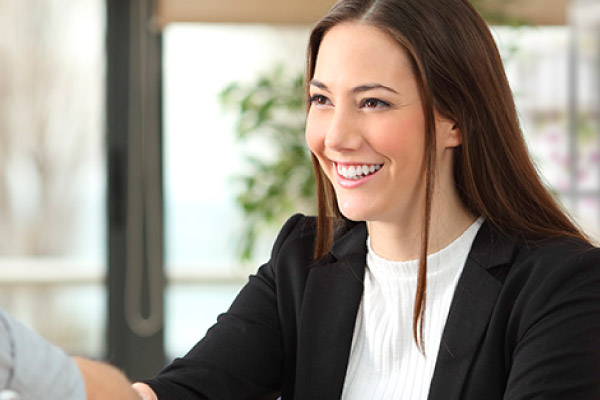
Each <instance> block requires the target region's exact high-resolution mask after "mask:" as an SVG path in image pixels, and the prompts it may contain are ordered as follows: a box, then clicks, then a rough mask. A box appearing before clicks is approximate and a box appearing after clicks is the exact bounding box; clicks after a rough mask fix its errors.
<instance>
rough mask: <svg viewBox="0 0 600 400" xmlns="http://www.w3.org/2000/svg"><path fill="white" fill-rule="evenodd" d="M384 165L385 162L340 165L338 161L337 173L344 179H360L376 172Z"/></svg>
mask: <svg viewBox="0 0 600 400" xmlns="http://www.w3.org/2000/svg"><path fill="white" fill-rule="evenodd" d="M381 167H383V164H363V165H352V166H346V165H340V164H337V163H336V169H337V173H338V174H339V175H340V176H342V177H343V178H344V179H351V180H359V179H362V178H365V177H367V176H369V175H372V174H374V173H375V172H377V171H379V170H380V169H381Z"/></svg>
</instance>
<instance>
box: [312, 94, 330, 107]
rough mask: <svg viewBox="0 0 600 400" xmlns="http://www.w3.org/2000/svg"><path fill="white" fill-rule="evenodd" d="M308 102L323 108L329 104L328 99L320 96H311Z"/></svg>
mask: <svg viewBox="0 0 600 400" xmlns="http://www.w3.org/2000/svg"><path fill="white" fill-rule="evenodd" d="M309 102H310V104H315V105H321V106H324V105H328V104H329V99H328V98H327V97H325V96H323V95H322V94H315V95H314V96H311V98H310V100H309Z"/></svg>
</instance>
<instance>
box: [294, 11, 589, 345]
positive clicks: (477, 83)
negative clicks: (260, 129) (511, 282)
mask: <svg viewBox="0 0 600 400" xmlns="http://www.w3.org/2000/svg"><path fill="white" fill-rule="evenodd" d="M346 21H356V22H361V23H366V24H369V25H371V26H374V27H377V28H379V29H381V30H383V31H384V32H387V33H388V34H389V35H390V36H391V37H393V38H394V39H395V40H396V41H397V42H398V44H399V45H400V46H402V48H403V49H404V51H405V53H406V55H407V56H408V58H409V60H410V62H411V64H412V68H413V72H414V75H415V77H416V81H417V85H418V87H419V91H420V95H421V100H422V104H423V112H424V115H425V121H426V124H425V136H424V146H425V158H424V168H423V170H424V172H423V175H424V179H425V196H424V199H423V205H422V209H423V215H424V218H423V221H422V230H421V232H422V233H421V249H420V262H419V274H418V280H417V292H416V297H415V304H414V312H413V336H414V339H415V342H416V343H417V345H418V346H419V348H420V349H421V350H423V349H424V347H423V346H424V345H423V317H424V313H425V289H426V285H427V280H426V277H427V250H428V249H427V245H428V239H429V220H430V216H431V199H432V193H433V185H434V177H433V174H434V171H435V162H436V160H435V120H434V110H436V111H437V112H439V113H440V114H441V115H443V116H444V117H446V118H449V119H451V120H453V121H454V122H455V123H456V126H457V128H458V129H459V130H460V132H461V135H462V144H461V145H460V146H459V147H457V148H456V149H455V156H454V180H455V183H456V187H457V189H458V192H459V195H460V196H461V199H462V201H463V202H464V204H465V206H466V207H467V208H468V209H469V210H470V211H471V212H472V213H473V214H474V215H480V216H484V217H485V218H486V220H487V221H488V223H490V224H491V225H492V226H493V227H494V228H496V229H497V230H499V231H500V232H502V233H503V234H505V235H507V236H509V237H511V238H513V239H514V240H517V241H520V242H522V243H527V244H531V243H538V242H540V241H543V240H545V239H549V238H556V237H564V236H569V237H575V238H578V239H581V240H584V241H588V239H587V237H586V236H585V235H584V234H583V233H582V232H581V230H580V229H579V228H578V227H577V226H576V225H575V224H574V223H573V222H572V221H571V219H570V218H569V217H568V216H567V215H566V213H565V212H564V211H563V210H562V208H561V207H560V206H559V205H558V203H557V202H556V201H555V199H554V198H553V196H552V195H551V193H550V192H549V191H548V189H547V188H546V187H545V186H544V184H543V183H542V182H541V179H540V177H539V175H538V173H537V171H536V168H535V167H534V165H533V163H532V161H531V158H530V156H529V153H528V150H527V147H526V144H525V141H524V139H523V135H522V133H521V129H520V126H519V121H518V118H517V113H516V110H515V104H514V100H513V97H512V92H511V90H510V87H509V84H508V81H507V79H506V75H505V73H504V68H503V66H502V59H501V58H500V54H499V52H498V49H497V47H496V44H495V42H494V39H493V37H492V35H491V32H490V30H489V28H488V26H487V24H486V23H485V21H484V20H483V19H482V18H481V16H480V15H479V14H478V13H477V11H475V9H474V8H473V7H472V5H471V4H470V3H469V2H468V0H427V1H424V0H340V1H338V3H337V4H335V5H334V6H333V8H332V9H331V10H330V11H329V13H327V15H325V16H324V17H323V18H322V19H321V20H320V21H319V22H318V23H317V24H316V26H315V27H314V28H313V30H312V33H311V35H310V41H309V48H308V55H307V79H306V82H307V83H308V82H310V80H311V79H312V77H313V74H314V71H315V64H316V59H317V54H318V51H319V46H320V44H321V41H322V40H323V37H324V36H325V34H326V33H327V32H328V31H329V30H330V29H331V28H332V27H333V26H335V25H337V24H339V23H341V22H346ZM306 90H307V93H308V85H307V89H306ZM313 165H314V168H315V174H316V178H317V193H318V204H319V208H318V218H317V240H316V245H315V257H317V258H319V257H321V256H323V255H325V254H326V253H327V252H328V251H329V249H330V248H331V243H332V241H333V233H334V228H333V227H334V223H335V222H336V221H338V220H340V219H342V218H343V217H342V215H341V214H340V211H339V209H338V206H337V203H336V197H335V192H334V190H333V186H332V185H331V183H330V182H329V181H328V179H327V177H326V176H325V174H324V172H323V170H322V169H321V167H320V166H319V163H318V161H317V159H316V157H315V156H314V155H313Z"/></svg>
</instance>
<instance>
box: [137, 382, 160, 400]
mask: <svg viewBox="0 0 600 400" xmlns="http://www.w3.org/2000/svg"><path fill="white" fill-rule="evenodd" d="M131 387H132V388H133V389H134V390H135V391H136V392H138V393H139V394H140V395H141V396H142V398H143V399H144V400H158V396H156V393H154V390H152V388H151V387H150V386H148V385H146V384H145V383H142V382H136V383H134V384H133V385H131Z"/></svg>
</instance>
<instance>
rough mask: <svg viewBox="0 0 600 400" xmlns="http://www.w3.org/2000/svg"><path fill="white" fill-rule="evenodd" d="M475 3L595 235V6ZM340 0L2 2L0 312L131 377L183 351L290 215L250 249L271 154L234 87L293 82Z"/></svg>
mask: <svg viewBox="0 0 600 400" xmlns="http://www.w3.org/2000/svg"><path fill="white" fill-rule="evenodd" d="M474 3H476V5H477V6H478V7H480V9H481V10H482V12H484V13H485V15H486V16H488V18H489V21H490V24H492V25H493V31H494V34H495V35H496V38H497V41H498V44H499V47H500V49H501V51H502V54H503V58H504V60H505V64H506V70H507V74H508V77H509V80H510V82H511V85H512V88H513V91H514V94H515V98H516V101H517V105H518V109H519V114H520V117H521V122H522V127H523V131H524V134H525V136H526V138H527V142H528V143H529V145H530V150H531V152H532V154H533V156H534V158H535V160H536V162H537V165H538V167H539V170H540V172H541V173H542V174H543V176H544V178H545V179H546V181H547V182H548V184H549V185H550V186H551V187H552V188H553V190H554V192H555V193H556V195H557V196H558V197H559V198H560V199H561V201H562V202H563V204H564V206H565V208H567V209H568V210H569V211H570V212H571V213H572V214H573V215H574V216H575V217H576V219H577V220H578V221H579V223H580V224H581V225H582V226H583V227H584V228H585V229H586V230H587V231H588V232H589V234H590V235H591V236H593V237H595V238H598V237H599V235H598V234H599V232H600V203H599V201H600V143H599V140H600V127H599V124H600V115H599V111H600V81H599V76H600V1H598V0H587V1H586V0H574V1H568V0H527V1H524V0H520V1H512V0H480V1H477V2H474ZM331 4H332V2H331V1H317V0H312V1H290V2H270V1H269V0H256V1H252V2H250V1H239V0H230V1H223V2H199V1H191V0H163V1H152V0H20V1H13V0H0V307H2V308H4V309H6V310H7V311H9V312H11V313H13V314H14V315H15V316H16V317H18V318H19V319H21V320H22V321H24V322H25V323H27V324H28V325H30V326H32V327H33V328H35V329H36V330H38V331H39V332H41V333H42V334H43V335H44V336H45V337H47V338H48V339H49V340H51V341H52V342H54V343H56V344H58V345H60V346H61V347H63V348H64V349H66V350H67V351H68V352H70V353H73V354H81V355H87V356H91V357H94V358H101V359H107V360H109V361H111V362H114V363H116V364H118V365H119V366H121V367H122V368H124V369H125V370H126V372H128V373H129V375H130V376H131V377H133V378H140V377H144V376H148V375H149V374H151V373H152V372H154V371H156V370H157V369H158V368H160V366H161V365H163V364H164V363H165V362H166V361H167V360H169V359H172V358H173V357H175V356H177V355H182V354H183V353H184V352H185V351H186V350H187V349H189V348H190V347H191V346H192V345H193V344H194V343H195V342H196V341H197V340H198V339H199V338H201V337H202V336H203V335H204V332H205V331H206V329H207V328H208V327H209V326H210V325H211V324H213V323H214V321H215V319H216V316H217V315H218V314H219V313H220V312H223V311H225V310H226V309H227V307H228V305H229V303H230V302H231V300H232V299H233V297H234V296H235V294H236V293H237V291H238V290H239V288H240V287H241V285H243V284H244V282H245V280H246V278H247V275H248V274H250V273H252V272H253V271H254V270H255V269H256V268H257V267H258V266H259V265H260V264H261V263H262V262H264V261H266V260H267V258H268V251H269V247H270V242H271V240H272V239H273V235H274V234H275V233H276V230H277V229H276V227H275V226H276V225H278V224H279V223H280V221H279V222H277V219H278V218H280V216H278V215H276V216H274V217H273V219H274V220H275V222H274V223H273V224H271V225H270V227H269V226H267V227H266V229H262V230H260V232H259V234H258V236H257V238H256V241H255V245H254V246H253V251H252V252H251V253H249V254H246V256H247V257H246V258H245V259H242V257H241V254H240V251H239V249H240V240H242V237H241V236H242V233H243V232H246V231H245V229H246V228H245V226H244V210H243V209H242V208H241V207H240V206H239V202H238V200H236V199H239V194H240V190H242V189H241V186H240V181H239V179H236V178H235V177H236V176H238V177H239V176H240V175H245V174H248V172H250V173H253V171H254V170H253V169H252V165H250V164H248V162H247V156H248V153H249V152H250V153H253V154H259V155H261V157H263V158H266V159H269V158H270V157H271V158H273V157H277V155H278V153H277V152H276V151H274V150H272V149H270V148H269V146H271V145H272V143H270V142H269V141H261V140H260V138H259V139H258V140H254V141H251V140H250V141H249V140H240V139H239V138H238V136H239V135H238V133H239V132H238V131H239V125H238V122H239V116H240V110H241V109H240V108H236V107H235V106H234V107H232V106H231V104H229V105H228V106H227V105H226V104H224V101H223V96H222V93H223V91H224V89H225V88H226V87H228V86H229V85H230V84H231V83H232V82H237V83H239V85H240V86H241V87H244V85H246V86H247V87H252V85H255V86H256V85H257V80H259V77H263V78H262V79H264V77H265V76H267V77H268V76H269V75H273V74H275V75H276V74H277V73H276V72H275V71H277V70H279V71H280V72H279V75H278V76H279V78H278V79H279V80H280V81H285V82H292V81H294V79H296V78H297V77H298V76H300V75H301V74H302V72H303V69H304V56H305V47H306V41H307V36H308V32H309V30H310V27H311V23H312V22H314V21H316V20H317V19H318V17H319V16H320V15H322V14H323V13H324V12H325V11H326V10H327V9H328V7H329V6H330V5H331ZM256 179H257V183H256V184H257V185H258V184H260V180H261V177H260V176H257V177H256ZM246 211H247V210H246Z"/></svg>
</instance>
